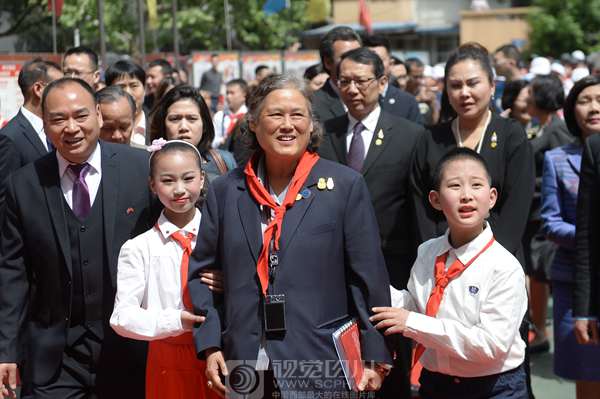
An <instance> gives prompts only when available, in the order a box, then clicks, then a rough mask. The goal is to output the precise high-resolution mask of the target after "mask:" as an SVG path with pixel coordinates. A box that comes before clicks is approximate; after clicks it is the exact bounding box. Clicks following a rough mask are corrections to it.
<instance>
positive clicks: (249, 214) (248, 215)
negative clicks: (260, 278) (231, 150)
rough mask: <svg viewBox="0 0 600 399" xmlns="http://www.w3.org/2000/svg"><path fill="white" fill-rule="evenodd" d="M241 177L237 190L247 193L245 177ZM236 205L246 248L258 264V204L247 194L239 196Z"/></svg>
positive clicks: (259, 236) (260, 243)
mask: <svg viewBox="0 0 600 399" xmlns="http://www.w3.org/2000/svg"><path fill="white" fill-rule="evenodd" d="M242 176H243V177H242V178H241V180H240V182H239V184H238V189H239V190H242V191H248V190H247V188H246V181H245V178H246V175H245V174H242ZM237 205H238V212H239V215H240V221H241V222H242V227H243V229H244V234H245V235H246V241H247V242H248V247H249V248H250V251H251V252H252V256H253V257H254V261H255V262H258V255H259V254H260V249H261V247H262V232H261V227H260V223H261V221H260V211H259V208H258V204H257V203H256V202H254V200H253V199H252V196H251V195H250V192H247V193H245V194H241V195H240V196H239V198H238V203H237Z"/></svg>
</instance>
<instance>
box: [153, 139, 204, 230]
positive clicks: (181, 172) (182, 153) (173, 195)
mask: <svg viewBox="0 0 600 399" xmlns="http://www.w3.org/2000/svg"><path fill="white" fill-rule="evenodd" d="M153 157H157V159H154V160H153V174H152V176H151V177H150V189H151V190H152V192H154V193H155V194H156V195H157V196H158V199H159V200H160V202H161V203H162V204H163V205H164V206H165V210H164V213H165V216H166V217H167V219H169V221H171V222H172V223H174V224H176V225H177V226H179V227H183V226H185V225H186V224H187V223H188V222H189V221H191V220H192V219H193V217H194V214H195V213H196V202H197V201H198V198H199V197H200V192H201V189H202V185H203V184H204V178H203V176H202V172H201V171H200V166H199V159H198V155H197V154H195V152H194V149H193V148H190V149H189V150H187V149H186V150H179V149H177V150H168V151H167V152H165V153H162V154H161V153H160V152H158V153H157V154H155V155H154V156H153Z"/></svg>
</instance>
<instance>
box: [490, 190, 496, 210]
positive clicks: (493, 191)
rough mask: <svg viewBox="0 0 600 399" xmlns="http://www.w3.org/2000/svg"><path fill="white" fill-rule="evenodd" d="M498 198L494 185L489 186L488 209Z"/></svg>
mask: <svg viewBox="0 0 600 399" xmlns="http://www.w3.org/2000/svg"><path fill="white" fill-rule="evenodd" d="M497 199H498V190H496V188H495V187H492V188H490V209H492V208H493V207H494V205H496V200H497Z"/></svg>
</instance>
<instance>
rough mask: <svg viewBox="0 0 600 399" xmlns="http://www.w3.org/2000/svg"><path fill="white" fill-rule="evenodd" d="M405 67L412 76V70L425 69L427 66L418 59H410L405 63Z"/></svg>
mask: <svg viewBox="0 0 600 399" xmlns="http://www.w3.org/2000/svg"><path fill="white" fill-rule="evenodd" d="M404 66H405V67H406V72H407V73H408V74H409V75H410V70H411V69H412V68H423V67H424V66H425V64H423V61H421V60H420V59H419V58H417V57H410V58H407V59H406V60H405V61H404Z"/></svg>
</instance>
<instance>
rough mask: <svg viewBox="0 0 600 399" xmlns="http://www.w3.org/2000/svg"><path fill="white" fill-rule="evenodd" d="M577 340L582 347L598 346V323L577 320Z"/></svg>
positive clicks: (595, 321)
mask: <svg viewBox="0 0 600 399" xmlns="http://www.w3.org/2000/svg"><path fill="white" fill-rule="evenodd" d="M575 338H577V342H578V343H580V344H582V345H591V344H595V345H597V344H598V321H597V320H588V319H583V320H575Z"/></svg>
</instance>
